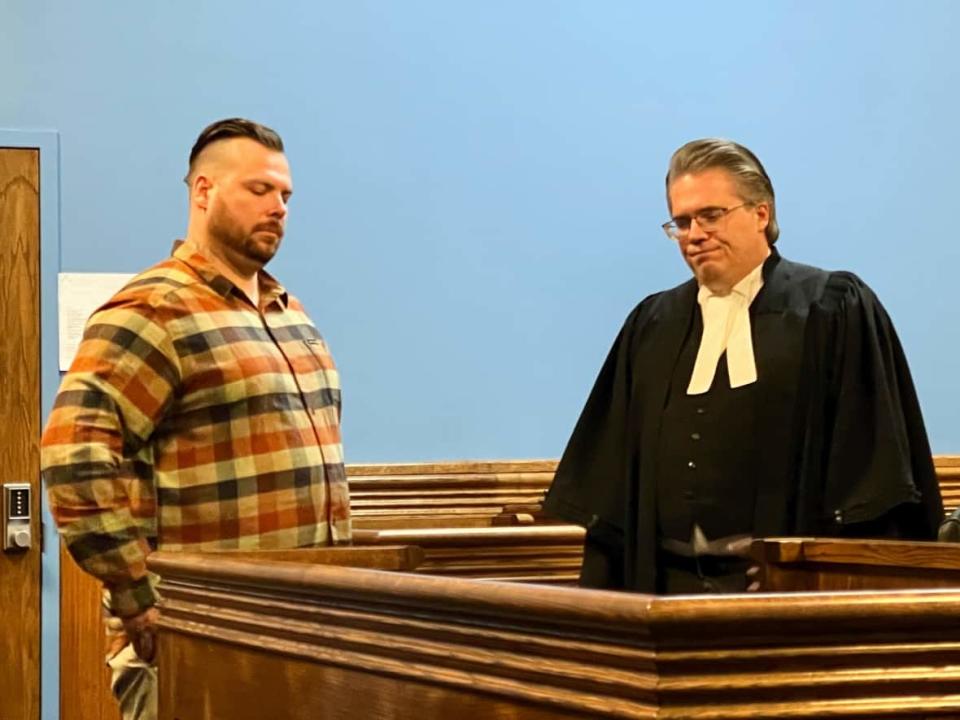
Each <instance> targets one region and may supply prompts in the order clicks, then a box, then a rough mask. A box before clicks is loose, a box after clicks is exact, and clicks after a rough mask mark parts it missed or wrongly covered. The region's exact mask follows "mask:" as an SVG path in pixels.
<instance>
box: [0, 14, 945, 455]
mask: <svg viewBox="0 0 960 720" xmlns="http://www.w3.org/2000/svg"><path fill="white" fill-rule="evenodd" d="M153 5H154V6H153V7H145V6H144V4H142V3H119V2H113V3H108V2H100V3H67V2H52V1H51V2H32V1H27V0H20V1H17V0H14V1H13V2H11V0H7V2H6V3H5V4H3V5H0V7H2V10H0V12H2V15H0V27H3V28H4V29H3V30H2V31H0V32H2V33H3V35H4V38H5V42H3V43H0V67H3V68H4V71H3V73H2V74H0V126H6V127H14V128H22V127H29V128H54V129H56V130H58V131H59V132H60V133H61V138H62V182H63V186H62V191H63V194H62V197H63V202H62V227H63V240H62V268H63V269H64V270H69V271H93V270H106V271H134V270H137V269H139V268H141V267H143V266H145V265H148V264H150V263H152V262H154V261H155V260H157V259H158V258H159V257H161V256H162V255H164V254H165V253H166V252H167V250H168V246H169V244H170V241H171V240H172V239H173V238H174V237H176V236H178V235H179V234H180V233H182V232H183V228H184V220H185V212H186V205H185V202H186V192H185V189H184V187H183V185H182V184H180V183H179V179H180V177H181V176H182V175H183V172H184V166H185V155H186V153H187V151H188V148H189V146H190V145H191V143H192V141H193V139H194V138H195V136H196V134H197V132H198V131H199V129H200V128H201V127H202V126H203V125H204V124H206V123H207V122H208V121H210V120H212V119H216V118H219V117H222V116H227V115H245V116H250V117H253V118H256V119H259V120H262V121H263V122H266V123H268V124H270V125H273V126H275V127H276V128H277V129H278V130H280V131H281V133H282V134H283V135H284V137H285V139H286V141H287V144H288V154H289V156H290V159H291V161H292V163H293V170H294V180H295V184H296V196H295V199H294V204H293V206H292V217H291V221H290V228H289V232H288V235H287V238H286V240H285V245H284V247H283V250H282V252H281V255H280V256H278V258H277V259H276V260H275V263H274V265H273V266H272V267H271V269H272V270H274V271H275V272H276V273H277V274H278V275H279V276H280V277H281V279H283V280H284V281H285V282H286V283H287V285H288V286H289V287H290V288H291V289H292V290H293V291H294V292H295V293H297V294H299V295H300V296H301V298H302V299H303V300H304V302H305V303H306V304H307V306H308V308H309V309H310V310H311V312H312V314H313V315H314V317H315V319H316V321H317V323H318V324H319V325H320V326H321V329H322V331H323V332H324V333H325V334H326V335H327V336H328V339H329V340H330V342H331V344H332V346H333V349H334V352H335V354H336V357H337V359H338V361H339V363H340V365H341V368H342V372H343V381H344V385H345V392H346V394H345V413H346V416H345V438H346V443H347V446H346V447H347V454H348V458H349V459H350V460H353V461H377V460H417V459H431V458H463V457H482V458H490V457H498V458H499V457H540V456H546V457H554V456H556V455H558V453H559V452H560V451H561V449H562V446H563V443H564V440H565V438H566V435H567V434H568V432H569V430H570V428H571V426H572V424H573V422H574V420H575V418H576V415H577V413H578V411H579V408H580V405H581V403H582V401H583V399H584V397H585V395H586V393H587V391H588V389H589V386H590V384H591V382H592V379H593V376H594V374H595V372H596V370H597V368H598V366H599V364H600V362H601V360H602V358H603V356H604V355H605V353H606V350H607V348H608V345H609V343H610V341H611V339H612V337H613V335H614V334H615V332H616V330H617V328H618V326H619V324H620V322H621V321H622V319H623V317H624V315H625V314H626V312H627V311H628V310H629V309H630V308H631V307H632V305H633V304H634V303H635V302H636V301H637V300H639V299H640V298H641V297H643V296H644V295H646V294H647V293H649V292H651V291H653V290H655V289H658V288H661V287H664V286H666V285H670V284H674V283H676V282H677V281H679V280H681V279H682V278H684V277H685V275H686V269H685V267H684V266H683V265H682V263H681V261H680V259H679V257H678V255H677V253H676V251H675V249H674V248H673V247H671V245H670V244H669V243H668V241H667V240H666V239H665V238H664V237H663V236H662V235H661V234H660V231H659V229H658V225H659V223H660V222H662V221H663V220H664V219H665V215H666V211H665V208H664V203H663V188H662V177H663V174H664V169H665V165H666V162H667V159H668V157H669V155H670V153H671V152H672V151H673V150H674V149H675V148H676V147H677V146H678V145H680V144H681V143H683V142H684V141H686V140H688V139H691V138H693V137H698V136H703V135H722V136H728V137H732V138H735V139H739V140H740V141H742V142H744V143H746V144H747V145H749V146H750V147H752V148H753V149H754V150H755V151H756V152H757V153H758V154H759V155H760V157H761V158H762V159H763V160H764V162H765V163H766V165H767V168H768V170H769V171H770V174H771V175H772V177H773V179H774V183H775V185H776V188H777V190H778V195H779V198H780V203H779V211H780V216H781V225H782V227H783V235H782V239H781V244H780V248H781V251H782V252H783V253H784V254H785V255H788V256H789V257H792V258H794V259H798V260H802V261H806V262H810V263H813V264H819V265H822V266H825V267H831V268H833V267H842V268H846V269H852V270H854V271H856V272H858V273H859V274H861V275H862V276H863V277H864V278H865V279H866V280H867V281H868V282H869V283H871V284H872V285H873V286H874V287H875V289H876V290H877V291H878V292H879V294H880V296H881V298H882V299H883V300H884V301H885V303H886V304H887V305H888V308H889V310H890V312H891V314H892V315H893V317H894V319H895V321H896V323H897V326H898V328H899V330H900V332H901V334H902V336H903V341H904V344H905V346H906V348H907V351H908V355H909V358H910V360H911V362H912V365H913V369H914V372H915V375H916V378H917V383H918V386H919V391H920V395H921V400H922V402H923V407H924V409H925V411H926V415H927V419H928V423H929V426H930V433H931V436H932V441H933V445H934V448H935V450H936V451H937V452H941V453H942V452H951V451H958V450H960V423H958V419H960V410H958V408H960V386H958V384H957V383H956V382H954V381H953V377H952V375H953V367H954V364H955V363H954V361H953V360H952V356H953V355H954V354H955V352H956V350H957V345H958V335H957V330H956V328H957V324H958V323H957V319H958V312H957V310H956V304H955V302H954V300H953V293H952V290H953V288H952V283H953V280H954V277H955V275H956V268H957V266H958V261H960V245H958V243H957V241H956V235H957V231H956V229H955V227H954V223H953V222H952V219H953V218H952V215H951V214H950V211H951V209H952V208H955V206H956V205H955V195H956V191H957V186H958V184H957V180H956V175H955V172H956V171H955V168H956V167H957V166H958V165H960V163H958V162H957V160H958V158H957V155H958V145H957V143H955V142H952V139H953V137H954V133H955V125H956V116H957V112H958V105H960V101H958V99H957V93H956V89H957V87H958V82H957V81H958V70H960V61H958V59H957V56H956V50H955V38H956V36H957V34H958V30H960V5H958V4H957V3H955V2H951V1H949V0H947V1H943V2H937V1H935V0H928V1H926V2H923V3H908V2H878V1H877V0H871V1H869V2H853V1H849V2H844V3H832V2H802V3H800V2H797V3H792V2H768V1H764V2H753V3H751V2H739V3H733V4H724V5H722V6H721V5H717V4H715V3H707V2H703V3H696V2H688V3H675V4H666V3H659V4H650V6H649V7H648V6H647V5H648V4H646V3H638V2H633V1H624V2H587V1H584V2H572V1H557V0H540V1H534V0H529V1H525V2H516V1H515V0H511V1H509V2H507V1H501V0H485V2H469V3H468V2H446V1H442V0H429V1H427V0H421V1H419V2H417V1H415V0H404V1H403V2H386V1H383V2H363V1H357V0H351V2H340V3H330V2H317V3H308V2H302V3H296V2H286V3H273V4H269V3H263V2H256V3H252V2H230V3H225V2H224V3H214V2H206V3H198V2H193V1H190V2H186V1H176V2H166V3H163V4H159V3H156V4H153ZM46 332H47V333H49V334H50V336H52V333H53V332H54V329H53V328H52V327H51V328H47V329H46Z"/></svg>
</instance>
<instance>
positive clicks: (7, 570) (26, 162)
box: [0, 148, 40, 720]
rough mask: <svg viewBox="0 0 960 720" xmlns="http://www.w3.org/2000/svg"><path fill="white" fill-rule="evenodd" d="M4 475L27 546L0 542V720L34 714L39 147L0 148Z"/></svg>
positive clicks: (0, 458)
mask: <svg viewBox="0 0 960 720" xmlns="http://www.w3.org/2000/svg"><path fill="white" fill-rule="evenodd" d="M10 482H17V483H30V485H31V486H32V492H31V499H32V505H31V508H30V516H31V534H32V537H33V545H32V547H30V548H29V549H27V550H17V551H11V552H5V551H3V550H2V549H0V720H38V719H39V717H40V152H39V151H38V150H35V149H8V148H0V483H10ZM0 504H2V501H0ZM0 548H2V543H0Z"/></svg>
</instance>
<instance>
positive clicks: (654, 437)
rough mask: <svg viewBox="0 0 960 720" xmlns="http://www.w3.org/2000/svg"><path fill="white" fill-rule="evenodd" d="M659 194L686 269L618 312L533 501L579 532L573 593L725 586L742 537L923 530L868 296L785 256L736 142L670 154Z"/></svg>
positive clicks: (907, 394)
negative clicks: (688, 274) (547, 484)
mask: <svg viewBox="0 0 960 720" xmlns="http://www.w3.org/2000/svg"><path fill="white" fill-rule="evenodd" d="M667 200H668V205H669V209H670V214H671V216H672V218H671V220H670V221H669V222H667V223H665V224H664V226H663V227H664V230H665V231H666V233H667V235H668V236H669V237H670V238H672V239H673V240H675V241H676V242H677V243H678V246H679V248H680V251H681V254H682V255H683V258H684V260H685V261H686V262H687V264H688V265H689V266H690V268H691V270H692V271H693V275H694V277H693V278H692V279H691V280H689V281H687V282H686V283H684V284H682V285H680V286H678V287H676V288H673V289H671V290H666V291H664V292H659V293H655V294H653V295H650V296H649V297H647V298H646V299H644V300H643V302H641V303H640V304H639V305H638V306H637V307H636V308H635V309H634V311H633V312H632V313H630V315H629V317H628V318H627V320H626V322H625V323H624V326H623V328H622V330H621V331H620V335H619V336H618V337H617V339H616V341H615V342H614V344H613V348H612V349H611V351H610V354H609V356H608V357H607V360H606V362H605V363H604V365H603V368H602V370H601V371H600V375H599V377H598V378H597V381H596V384H595V386H594V388H593V391H592V393H591V394H590V397H589V399H588V400H587V404H586V407H585V408H584V410H583V413H582V414H581V416H580V420H579V421H578V423H577V425H576V428H575V430H574V432H573V435H572V437H571V438H570V441H569V443H568V445H567V448H566V451H565V452H564V454H563V457H562V459H561V461H560V465H559V467H558V469H557V473H556V477H555V479H554V482H553V486H552V487H551V489H550V492H549V493H548V495H547V499H546V503H545V510H546V511H547V512H548V513H550V514H552V515H554V516H556V517H560V518H563V519H566V520H569V521H571V522H574V523H577V524H580V525H583V526H585V527H586V528H587V537H586V544H585V548H584V564H583V569H582V572H581V584H582V585H584V586H586V587H599V588H611V589H625V590H632V591H636V592H658V593H687V592H736V591H740V590H743V589H745V588H746V587H747V580H746V570H747V567H748V565H749V563H748V561H747V560H746V559H745V557H744V551H745V549H746V548H747V547H748V546H749V542H750V540H751V539H752V538H757V537H770V536H789V535H804V536H834V537H895V538H910V539H933V538H934V537H935V536H936V530H937V526H938V524H939V522H940V520H941V519H942V517H943V506H942V501H941V498H940V492H939V489H938V485H937V480H936V475H935V473H934V468H933V461H932V457H931V452H930V445H929V442H928V440H927V436H926V431H925V429H924V425H923V419H922V417H921V414H920V407H919V404H918V402H917V397H916V392H915V390H914V387H913V382H912V380H911V378H910V372H909V370H908V368H907V362H906V358H905V357H904V354H903V351H902V349H901V346H900V342H899V340H898V339H897V336H896V333H895V331H894V329H893V325H892V324H891V321H890V318H889V317H888V316H887V313H886V312H885V311H884V309H883V307H882V306H881V304H880V301H879V300H878V299H877V297H876V296H875V295H874V293H873V292H872V291H871V290H870V288H868V287H867V286H866V285H865V284H864V283H863V282H862V281H861V280H860V279H859V278H857V277H856V276H855V275H853V274H851V273H848V272H827V271H824V270H820V269H818V268H814V267H810V266H807V265H799V264H797V263H793V262H790V261H789V260H786V259H784V258H782V257H781V256H780V255H779V253H778V252H777V251H776V249H775V248H774V243H775V242H776V240H777V237H778V235H779V228H778V226H777V222H776V210H775V205H774V192H773V186H772V184H771V182H770V179H769V177H768V176H767V174H766V171H765V170H764V169H763V166H762V165H761V164H760V161H759V160H758V159H757V158H756V156H755V155H754V154H753V153H752V152H750V151H749V150H748V149H747V148H745V147H743V146H741V145H738V144H736V143H733V142H730V141H726V140H716V139H706V140H696V141H693V142H691V143H688V144H687V145H685V146H683V147H682V148H680V149H679V150H678V151H677V152H676V153H675V154H674V156H673V158H672V160H671V163H670V169H669V171H668V174H667Z"/></svg>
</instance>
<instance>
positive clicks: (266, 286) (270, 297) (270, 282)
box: [173, 240, 290, 310]
mask: <svg viewBox="0 0 960 720" xmlns="http://www.w3.org/2000/svg"><path fill="white" fill-rule="evenodd" d="M173 257H175V258H176V259H177V260H179V261H181V262H182V263H184V264H186V265H189V266H190V268H191V269H192V270H193V271H194V272H195V273H196V274H197V275H199V276H200V279H202V280H203V281H204V282H205V283H206V284H207V285H209V286H210V288H211V289H212V290H213V291H214V292H216V293H217V294H218V295H220V296H222V297H224V298H226V297H228V296H229V295H230V294H231V293H238V294H240V293H241V292H242V291H241V290H240V289H239V288H238V287H237V286H236V285H234V284H233V282H231V281H230V279H229V278H227V277H226V276H225V275H223V274H222V273H220V271H219V270H217V268H216V267H215V266H214V265H213V263H212V262H210V260H209V259H207V256H206V255H204V254H203V253H201V252H200V251H199V250H198V249H197V248H196V247H194V246H193V245H187V244H186V243H185V242H184V241H183V240H175V241H174V243H173ZM257 281H258V282H259V284H260V297H261V299H262V306H263V307H267V306H268V305H270V303H272V302H274V301H277V302H278V303H280V306H281V307H282V308H283V309H284V310H286V309H287V305H288V304H289V300H290V298H289V296H288V295H287V291H286V288H284V287H283V285H281V284H280V283H279V282H278V281H277V279H276V278H274V277H273V276H272V275H271V274H270V273H268V272H267V271H266V270H261V271H260V272H258V273H257Z"/></svg>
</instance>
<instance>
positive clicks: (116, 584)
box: [41, 296, 180, 617]
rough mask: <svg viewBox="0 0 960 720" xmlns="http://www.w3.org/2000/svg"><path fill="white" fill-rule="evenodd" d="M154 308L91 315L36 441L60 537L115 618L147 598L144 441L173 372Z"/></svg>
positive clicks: (171, 389) (165, 403) (131, 304)
mask: <svg viewBox="0 0 960 720" xmlns="http://www.w3.org/2000/svg"><path fill="white" fill-rule="evenodd" d="M118 297H120V296H118ZM163 314H164V313H163V312H162V310H158V309H157V308H156V307H153V306H151V305H150V304H149V303H148V302H146V301H145V300H137V299H128V300H116V299H115V300H113V301H111V302H110V303H108V304H107V305H106V306H104V308H102V309H101V310H100V311H98V312H97V313H95V314H94V315H93V317H91V319H90V321H89V323H88V325H87V328H86V330H85V332H84V337H83V341H82V342H81V344H80V347H79V350H78V352H77V356H76V358H75V359H74V361H73V364H72V365H71V368H70V371H69V372H68V373H67V375H66V376H65V377H64V379H63V382H62V384H61V386H60V390H59V392H58V394H57V398H56V401H55V403H54V408H53V411H52V412H51V414H50V417H49V419H48V421H47V426H46V428H45V430H44V433H43V437H42V440H41V471H42V475H43V479H44V482H45V484H46V488H47V493H48V498H49V501H50V509H51V512H52V514H53V517H54V520H55V521H56V524H57V527H58V529H59V531H60V534H61V535H62V536H63V539H64V542H65V544H66V546H67V549H68V550H69V552H70V554H71V555H72V556H73V558H74V559H75V560H76V561H77V563H78V564H79V565H80V567H81V568H83V569H84V570H85V571H87V572H88V573H90V574H92V575H94V576H95V577H97V578H98V579H99V580H101V581H102V582H103V584H104V586H105V587H106V588H107V589H108V590H109V591H110V595H111V598H112V600H111V610H112V611H113V612H114V613H116V614H117V615H119V616H121V617H129V616H133V615H137V614H139V613H140V612H143V611H144V610H146V609H147V608H149V607H151V606H152V605H153V604H155V602H156V594H155V592H154V590H153V588H152V586H151V582H150V579H149V576H148V573H147V569H146V557H147V555H148V554H149V552H150V550H151V541H152V540H153V539H154V538H155V536H156V492H155V487H154V481H153V463H152V446H151V443H150V440H151V436H152V435H153V433H154V430H155V429H156V428H157V426H158V424H159V423H160V422H161V420H162V418H163V417H164V415H165V413H166V411H167V409H168V407H169V406H170V404H171V402H172V401H173V398H174V396H175V392H176V388H177V387H178V385H179V378H180V368H179V362H178V359H177V354H176V352H175V350H174V347H173V343H172V341H171V339H170V337H169V335H168V332H167V330H166V327H165V321H164V318H163Z"/></svg>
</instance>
